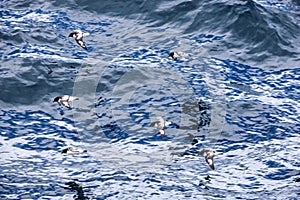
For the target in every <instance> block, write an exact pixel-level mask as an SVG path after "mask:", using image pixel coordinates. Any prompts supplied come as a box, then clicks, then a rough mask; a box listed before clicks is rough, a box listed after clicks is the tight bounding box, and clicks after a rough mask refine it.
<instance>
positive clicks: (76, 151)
mask: <svg viewBox="0 0 300 200" xmlns="http://www.w3.org/2000/svg"><path fill="white" fill-rule="evenodd" d="M85 152H87V150H82V149H76V148H73V147H68V148H65V149H63V150H62V152H61V153H62V154H80V153H85Z"/></svg>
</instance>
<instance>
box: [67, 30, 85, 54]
mask: <svg viewBox="0 0 300 200" xmlns="http://www.w3.org/2000/svg"><path fill="white" fill-rule="evenodd" d="M89 35H90V33H83V32H82V31H81V30H75V31H73V32H72V33H70V34H69V37H73V38H75V41H76V42H77V44H79V45H80V46H81V47H82V48H84V49H85V50H87V47H86V45H85V43H84V42H83V37H85V36H89Z"/></svg>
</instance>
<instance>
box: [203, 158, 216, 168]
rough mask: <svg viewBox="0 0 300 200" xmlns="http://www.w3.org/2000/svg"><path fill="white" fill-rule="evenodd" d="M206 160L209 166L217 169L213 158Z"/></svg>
mask: <svg viewBox="0 0 300 200" xmlns="http://www.w3.org/2000/svg"><path fill="white" fill-rule="evenodd" d="M205 161H206V162H207V164H208V165H209V167H210V168H211V169H212V170H215V165H214V161H213V159H212V158H207V157H206V158H205Z"/></svg>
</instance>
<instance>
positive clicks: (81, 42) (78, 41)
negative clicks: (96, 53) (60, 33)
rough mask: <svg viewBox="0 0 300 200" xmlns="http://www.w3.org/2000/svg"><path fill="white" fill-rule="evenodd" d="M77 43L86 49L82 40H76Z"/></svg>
mask: <svg viewBox="0 0 300 200" xmlns="http://www.w3.org/2000/svg"><path fill="white" fill-rule="evenodd" d="M76 42H77V44H79V45H80V46H81V47H82V48H84V49H85V50H87V47H86V45H85V43H84V42H83V41H82V40H76Z"/></svg>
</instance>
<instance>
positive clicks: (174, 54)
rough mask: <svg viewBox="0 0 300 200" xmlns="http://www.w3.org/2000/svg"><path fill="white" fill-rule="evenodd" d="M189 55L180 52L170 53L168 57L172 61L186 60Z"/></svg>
mask: <svg viewBox="0 0 300 200" xmlns="http://www.w3.org/2000/svg"><path fill="white" fill-rule="evenodd" d="M189 56H190V55H189V54H186V53H184V52H181V51H172V52H171V53H170V54H169V57H171V58H173V60H177V58H188V57H189Z"/></svg>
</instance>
